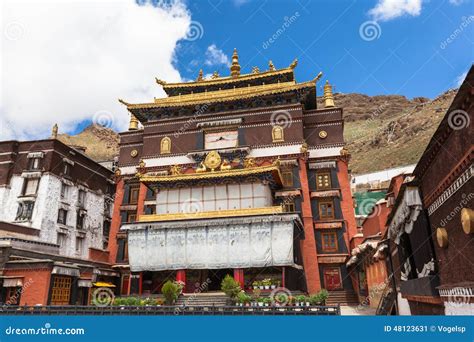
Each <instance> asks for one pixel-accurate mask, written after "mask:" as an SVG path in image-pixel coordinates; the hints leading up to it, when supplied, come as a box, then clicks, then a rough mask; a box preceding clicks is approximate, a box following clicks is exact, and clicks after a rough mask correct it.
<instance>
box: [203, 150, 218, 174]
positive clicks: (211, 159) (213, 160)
mask: <svg viewBox="0 0 474 342" xmlns="http://www.w3.org/2000/svg"><path fill="white" fill-rule="evenodd" d="M221 162H222V159H221V156H220V155H219V153H218V152H216V151H211V152H209V154H208V155H207V156H206V159H204V165H206V167H207V168H208V169H211V170H212V171H214V170H215V169H217V168H218V167H219V166H220V165H221Z"/></svg>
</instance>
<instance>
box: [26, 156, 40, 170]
mask: <svg viewBox="0 0 474 342" xmlns="http://www.w3.org/2000/svg"><path fill="white" fill-rule="evenodd" d="M40 165H41V158H30V159H28V170H31V171H34V170H39V169H40Z"/></svg>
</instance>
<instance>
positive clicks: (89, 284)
mask: <svg viewBox="0 0 474 342" xmlns="http://www.w3.org/2000/svg"><path fill="white" fill-rule="evenodd" d="M77 286H78V287H92V280H90V279H79V280H78V281H77Z"/></svg>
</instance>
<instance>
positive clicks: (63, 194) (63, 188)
mask: <svg viewBox="0 0 474 342" xmlns="http://www.w3.org/2000/svg"><path fill="white" fill-rule="evenodd" d="M68 197H69V186H68V185H67V184H65V183H62V184H61V199H67V198H68Z"/></svg>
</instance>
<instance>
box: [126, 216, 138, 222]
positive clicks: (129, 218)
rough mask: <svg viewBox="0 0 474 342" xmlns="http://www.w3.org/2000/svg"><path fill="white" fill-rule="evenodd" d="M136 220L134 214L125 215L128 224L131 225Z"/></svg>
mask: <svg viewBox="0 0 474 342" xmlns="http://www.w3.org/2000/svg"><path fill="white" fill-rule="evenodd" d="M136 220H137V215H136V214H128V215H127V222H128V223H133V222H135V221H136Z"/></svg>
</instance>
